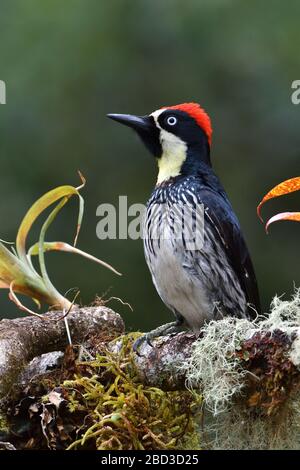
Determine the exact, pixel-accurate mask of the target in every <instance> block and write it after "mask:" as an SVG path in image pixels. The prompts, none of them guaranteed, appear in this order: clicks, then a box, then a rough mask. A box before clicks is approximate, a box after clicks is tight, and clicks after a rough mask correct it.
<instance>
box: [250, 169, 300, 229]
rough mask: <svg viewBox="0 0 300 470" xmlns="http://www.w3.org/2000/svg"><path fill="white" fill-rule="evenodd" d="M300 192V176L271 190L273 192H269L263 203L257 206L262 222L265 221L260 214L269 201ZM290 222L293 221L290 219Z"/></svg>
mask: <svg viewBox="0 0 300 470" xmlns="http://www.w3.org/2000/svg"><path fill="white" fill-rule="evenodd" d="M299 190H300V176H297V177H296V178H291V179H289V180H286V181H283V182H282V183H280V184H278V185H277V186H275V187H274V188H273V189H271V191H269V192H268V193H267V194H266V195H265V196H264V198H263V199H262V200H261V202H260V203H259V205H258V206H257V215H258V217H259V218H260V220H261V221H263V219H262V217H261V214H260V212H261V208H262V206H263V204H264V203H265V202H266V201H268V200H269V199H273V198H275V197H279V196H284V195H285V194H289V193H293V192H294V191H299ZM288 220H291V219H288ZM292 220H294V219H292Z"/></svg>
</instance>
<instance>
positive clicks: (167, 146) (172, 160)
mask: <svg viewBox="0 0 300 470" xmlns="http://www.w3.org/2000/svg"><path fill="white" fill-rule="evenodd" d="M164 111H165V109H158V110H157V111H154V112H153V113H152V114H151V115H150V116H152V117H153V119H154V121H155V124H156V126H157V127H158V128H159V129H160V133H159V139H160V142H161V146H162V155H161V157H160V158H159V159H158V177H157V184H160V183H162V182H163V181H166V180H168V179H170V178H172V177H174V176H178V175H180V170H181V167H182V165H183V163H184V161H185V159H186V156H187V144H186V143H185V142H184V141H183V140H182V139H180V137H177V136H176V135H174V134H172V132H168V131H166V130H165V129H163V128H162V127H161V125H160V124H159V122H158V118H159V116H160V115H161V113H163V112H164Z"/></svg>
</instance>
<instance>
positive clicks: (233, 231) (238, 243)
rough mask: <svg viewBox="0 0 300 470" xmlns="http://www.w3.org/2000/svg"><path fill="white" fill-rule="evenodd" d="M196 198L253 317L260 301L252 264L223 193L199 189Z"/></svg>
mask: <svg viewBox="0 0 300 470" xmlns="http://www.w3.org/2000/svg"><path fill="white" fill-rule="evenodd" d="M198 197H199V199H200V200H201V202H202V203H203V204H204V206H205V217H206V218H207V220H208V219H209V221H210V223H211V225H212V226H213V228H214V231H215V236H216V238H218V239H219V241H221V243H222V244H223V246H224V251H225V253H226V255H227V258H228V261H229V263H230V265H231V266H232V268H233V269H234V271H235V273H236V275H237V277H238V279H239V282H240V284H241V286H242V288H243V290H244V292H245V295H246V300H247V303H248V304H249V308H248V314H249V316H250V317H252V318H254V317H255V316H256V312H257V313H258V314H259V313H260V312H261V307H260V298H259V292H258V286H257V281H256V276H255V272H254V268H253V264H252V261H251V258H250V254H249V251H248V248H247V245H246V242H245V239H244V237H243V234H242V231H241V228H240V224H239V222H238V219H237V217H236V215H235V213H234V212H233V209H232V207H231V204H230V202H229V200H228V198H227V196H226V194H225V192H223V191H222V192H216V191H214V190H211V189H208V188H205V189H204V188H203V186H202V188H201V189H200V191H199V192H198ZM251 306H252V308H251ZM253 308H254V309H255V311H254V310H253Z"/></svg>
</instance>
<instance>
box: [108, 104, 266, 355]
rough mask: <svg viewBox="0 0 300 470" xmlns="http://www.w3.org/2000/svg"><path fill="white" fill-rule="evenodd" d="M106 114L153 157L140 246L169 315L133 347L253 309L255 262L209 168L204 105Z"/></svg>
mask: <svg viewBox="0 0 300 470" xmlns="http://www.w3.org/2000/svg"><path fill="white" fill-rule="evenodd" d="M107 116H108V117H109V118H110V119H113V120H114V121H117V122H119V123H121V124H124V125H126V126H129V127H130V128H132V129H133V130H134V131H135V132H136V133H137V134H138V135H139V137H140V138H141V140H142V142H143V143H144V145H145V146H146V148H147V149H148V150H149V151H150V153H151V154H152V155H153V156H154V157H155V158H156V160H157V164H158V176H157V181H156V185H155V187H154V189H153V192H152V194H151V196H150V199H149V200H148V203H147V205H146V211H145V218H144V225H143V239H144V253H145V258H146V262H147V265H148V267H149V270H150V273H151V276H152V280H153V283H154V286H155V288H156V290H157V292H158V294H159V296H160V297H161V299H162V301H163V302H164V304H165V305H166V306H167V307H168V308H169V309H170V310H171V311H172V312H173V314H174V315H175V321H173V322H171V323H168V324H166V325H161V326H159V327H158V328H155V329H154V330H152V331H150V332H148V333H146V334H145V335H144V336H141V337H140V338H138V340H137V341H136V343H135V344H134V349H135V350H136V351H138V350H139V348H140V346H141V344H142V342H143V341H145V340H146V341H147V342H148V343H149V344H150V345H152V344H153V343H152V341H153V339H154V338H156V337H158V336H162V335H166V334H175V333H176V332H178V331H181V330H182V327H186V328H187V329H189V330H192V331H194V332H200V331H201V329H202V327H203V326H204V325H205V324H207V323H209V322H210V321H211V320H219V319H222V318H224V317H226V316H231V317H235V318H249V319H251V318H255V317H256V316H258V315H259V314H260V311H261V307H260V298H259V291H258V285H257V280H256V275H255V271H254V267H253V264H252V261H251V257H250V254H249V250H248V248H247V244H246V241H245V238H244V236H243V233H242V230H241V227H240V223H239V221H238V218H237V216H236V214H235V213H234V210H233V208H232V205H231V203H230V201H229V199H228V196H227V194H226V192H225V189H224V188H223V186H222V184H221V182H220V180H219V178H218V176H217V175H216V173H215V172H214V170H213V168H212V163H211V145H212V124H211V120H210V117H209V115H208V114H207V113H206V111H205V110H204V108H203V107H201V106H200V105H199V104H198V103H194V102H191V103H182V104H179V105H175V106H163V107H162V108H159V109H158V110H156V111H154V112H152V113H151V114H149V115H145V116H138V115H132V114H108V115H107ZM186 226H188V229H189V230H188V229H186Z"/></svg>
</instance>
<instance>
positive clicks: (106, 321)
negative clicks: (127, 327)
mask: <svg viewBox="0 0 300 470" xmlns="http://www.w3.org/2000/svg"><path fill="white" fill-rule="evenodd" d="M62 316H63V312H61V311H55V312H48V313H45V314H44V315H43V319H41V318H37V317H33V316H30V317H25V318H16V319H15V320H6V319H4V320H1V321H0V398H1V397H3V396H5V395H6V394H7V393H8V392H9V390H10V388H11V387H12V385H14V384H15V382H16V381H17V378H18V376H19V374H20V372H22V370H23V369H24V367H25V366H26V365H27V364H28V363H29V362H30V361H31V360H32V359H33V358H35V357H37V356H40V355H42V354H44V353H48V352H51V351H59V350H61V351H64V349H65V348H66V346H67V344H68V339H67V332H66V327H65V323H64V321H63V320H62ZM68 325H69V330H70V334H71V337H72V340H73V342H74V343H76V344H80V343H82V342H84V340H85V339H86V338H88V337H91V336H92V335H97V337H98V340H99V341H101V340H102V341H107V338H112V337H113V335H112V333H113V334H114V336H119V335H120V334H122V333H123V332H124V323H123V320H122V319H121V317H120V316H119V315H118V314H117V313H115V312H113V310H111V309H110V308H108V307H104V306H99V307H85V308H78V307H75V306H74V308H73V309H72V311H71V312H69V314H68Z"/></svg>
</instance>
